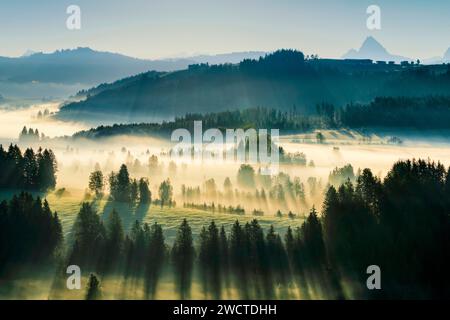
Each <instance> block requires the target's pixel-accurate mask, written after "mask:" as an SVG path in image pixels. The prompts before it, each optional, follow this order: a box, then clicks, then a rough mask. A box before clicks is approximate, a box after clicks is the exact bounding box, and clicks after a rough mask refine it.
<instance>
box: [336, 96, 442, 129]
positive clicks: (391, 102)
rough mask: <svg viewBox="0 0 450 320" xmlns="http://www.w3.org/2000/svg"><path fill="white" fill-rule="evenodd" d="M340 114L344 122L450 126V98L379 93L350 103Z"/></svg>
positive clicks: (399, 125) (398, 126) (393, 125)
mask: <svg viewBox="0 0 450 320" xmlns="http://www.w3.org/2000/svg"><path fill="white" fill-rule="evenodd" d="M336 117H337V118H338V119H339V123H340V124H341V125H343V126H348V127H353V128H355V127H356V128H361V127H371V126H372V127H396V128H402V127H408V128H417V129H448V128H449V121H450V98H449V97H448V96H427V97H420V98H418V97H415V98H411V97H409V98H407V97H378V98H375V99H374V100H373V101H372V102H370V103H367V104H355V103H350V104H347V105H346V106H345V107H344V108H342V109H341V110H338V111H337V113H336Z"/></svg>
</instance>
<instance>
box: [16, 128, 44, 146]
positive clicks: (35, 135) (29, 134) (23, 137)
mask: <svg viewBox="0 0 450 320" xmlns="http://www.w3.org/2000/svg"><path fill="white" fill-rule="evenodd" d="M44 139H45V135H44V134H43V133H42V134H41V135H39V130H38V129H36V130H33V128H29V129H27V127H23V129H22V131H21V132H20V135H19V141H20V142H23V143H29V142H39V141H40V140H44Z"/></svg>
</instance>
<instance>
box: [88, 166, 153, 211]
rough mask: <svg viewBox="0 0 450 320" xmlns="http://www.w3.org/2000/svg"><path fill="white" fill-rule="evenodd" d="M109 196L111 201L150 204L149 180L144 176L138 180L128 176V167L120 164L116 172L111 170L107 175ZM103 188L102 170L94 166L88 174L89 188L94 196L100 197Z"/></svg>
mask: <svg viewBox="0 0 450 320" xmlns="http://www.w3.org/2000/svg"><path fill="white" fill-rule="evenodd" d="M108 182H109V189H110V194H109V195H110V198H111V200H113V201H119V202H126V203H132V204H134V203H136V202H139V203H140V204H150V203H151V201H152V194H151V192H150V189H149V182H148V180H147V179H146V178H141V179H139V181H138V180H136V179H132V178H130V174H129V173H128V168H127V166H126V165H122V166H121V167H120V170H119V172H118V173H115V172H111V174H110V175H109V177H108ZM104 189H105V178H104V176H103V173H102V171H101V170H100V169H99V168H96V170H95V171H93V172H92V173H91V174H90V176H89V190H90V191H92V192H93V193H94V194H95V196H96V197H102V196H103V194H104Z"/></svg>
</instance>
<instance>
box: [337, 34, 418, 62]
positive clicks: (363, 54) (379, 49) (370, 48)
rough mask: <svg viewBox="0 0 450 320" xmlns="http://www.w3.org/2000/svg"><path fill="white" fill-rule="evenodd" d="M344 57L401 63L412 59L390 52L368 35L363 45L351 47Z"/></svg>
mask: <svg viewBox="0 0 450 320" xmlns="http://www.w3.org/2000/svg"><path fill="white" fill-rule="evenodd" d="M342 58H343V59H371V60H374V61H395V62H396V63H400V62H402V61H412V59H410V58H407V57H403V56H399V55H393V54H391V53H389V52H388V51H387V50H386V49H385V48H384V47H383V46H382V45H381V44H380V43H379V42H378V41H377V40H375V38H374V37H367V38H366V39H365V40H364V42H363V44H362V45H361V47H360V48H359V49H358V50H356V49H350V50H349V51H348V52H347V53H346V54H344V55H343V56H342Z"/></svg>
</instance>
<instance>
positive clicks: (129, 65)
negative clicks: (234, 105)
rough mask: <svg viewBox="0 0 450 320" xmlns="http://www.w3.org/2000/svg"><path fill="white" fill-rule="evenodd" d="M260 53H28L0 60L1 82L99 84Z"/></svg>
mask: <svg viewBox="0 0 450 320" xmlns="http://www.w3.org/2000/svg"><path fill="white" fill-rule="evenodd" d="M263 54H264V53H263V52H256V51H255V52H240V53H230V54H221V55H202V56H197V57H195V56H194V57H190V58H180V59H162V60H143V59H137V58H132V57H129V56H125V55H122V54H118V53H111V52H103V51H96V50H93V49H91V48H83V47H79V48H76V49H65V50H57V51H55V52H52V53H42V52H37V53H35V52H33V51H31V50H28V51H27V52H26V53H25V54H24V55H23V56H21V57H19V58H7V57H0V81H11V82H17V83H27V82H43V83H61V84H74V83H81V84H87V85H90V86H92V85H98V84H100V83H104V82H112V81H115V80H118V79H122V78H125V77H128V76H131V75H135V74H139V73H142V72H146V71H151V70H154V71H175V70H181V69H186V68H187V67H188V66H189V65H190V64H194V63H199V62H202V63H213V64H216V63H226V62H229V63H236V61H237V62H239V61H240V60H242V59H243V58H252V59H253V58H256V57H259V56H261V55H263Z"/></svg>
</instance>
